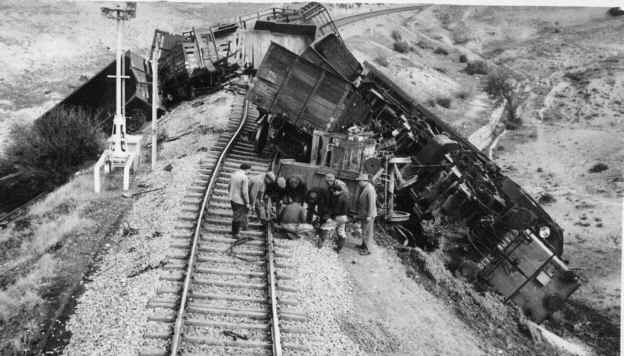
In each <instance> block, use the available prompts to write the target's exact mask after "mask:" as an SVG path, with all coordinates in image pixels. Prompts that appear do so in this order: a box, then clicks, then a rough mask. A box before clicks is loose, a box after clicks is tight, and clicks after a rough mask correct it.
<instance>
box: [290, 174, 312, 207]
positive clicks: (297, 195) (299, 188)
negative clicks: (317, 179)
mask: <svg viewBox="0 0 624 356" xmlns="http://www.w3.org/2000/svg"><path fill="white" fill-rule="evenodd" d="M307 192H308V189H307V188H306V184H305V183H304V182H303V179H301V177H299V176H292V177H288V179H287V180H286V199H285V202H286V203H291V202H296V203H300V204H302V205H303V202H304V201H305V198H306V193H307Z"/></svg>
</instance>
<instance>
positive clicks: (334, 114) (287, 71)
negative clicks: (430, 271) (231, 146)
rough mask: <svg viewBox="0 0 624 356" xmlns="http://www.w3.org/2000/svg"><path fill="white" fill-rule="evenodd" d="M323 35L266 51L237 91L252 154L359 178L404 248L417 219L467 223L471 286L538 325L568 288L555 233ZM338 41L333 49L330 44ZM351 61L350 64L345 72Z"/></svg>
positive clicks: (478, 156) (421, 111) (570, 276)
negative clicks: (476, 279)
mask: <svg viewBox="0 0 624 356" xmlns="http://www.w3.org/2000/svg"><path fill="white" fill-rule="evenodd" d="M335 40H340V39H339V38H338V37H335V38H333V39H332V38H330V37H326V38H323V39H321V40H320V41H318V42H317V43H314V44H312V45H311V46H310V48H309V49H307V50H306V51H304V52H303V54H302V55H297V54H296V53H294V52H292V51H289V50H288V49H286V48H284V47H282V46H280V45H278V44H275V43H273V44H272V45H271V46H270V47H269V50H268V51H267V53H266V55H265V57H264V59H263V61H262V63H261V65H260V67H259V68H258V73H257V76H256V77H255V78H254V80H253V83H252V86H251V88H250V90H249V92H248V94H247V98H248V100H249V101H250V102H252V103H254V104H256V106H257V107H258V110H259V111H260V113H261V118H260V122H259V125H258V131H257V133H256V147H257V149H258V151H262V149H263V147H264V145H265V144H266V143H267V142H272V143H273V144H274V146H275V147H276V148H277V150H278V152H280V154H281V155H282V157H292V158H295V159H296V161H299V162H296V161H295V160H283V161H282V163H280V164H279V166H278V170H279V171H280V172H281V173H283V172H296V173H298V174H300V175H303V176H307V177H310V179H309V180H310V182H307V183H308V186H315V182H316V181H319V179H318V178H319V177H317V176H318V175H319V174H322V173H325V172H328V171H331V172H333V173H335V174H337V176H339V177H341V178H343V179H344V180H346V181H349V180H350V179H353V178H354V177H355V176H356V175H357V174H358V173H360V172H365V173H369V174H370V175H371V176H373V177H374V178H375V181H376V182H377V188H378V190H379V191H380V194H378V196H379V197H380V198H381V199H380V200H381V201H380V202H379V203H380V206H381V209H380V210H381V211H382V212H383V217H382V219H383V220H385V222H386V223H388V224H390V225H391V226H392V227H393V231H396V232H397V236H399V237H400V238H402V239H405V240H406V243H408V244H415V243H418V242H419V241H418V239H419V238H422V236H421V233H422V229H421V228H420V224H421V222H422V220H424V219H436V220H438V221H439V220H444V221H453V222H455V223H458V224H461V225H463V226H465V228H466V230H467V236H466V240H467V241H468V243H469V245H470V246H471V249H472V253H470V254H466V256H464V258H465V259H466V260H469V259H470V260H472V261H473V262H475V263H476V264H478V265H479V267H480V277H481V278H482V279H484V280H486V281H487V282H489V283H490V284H491V285H492V286H493V287H494V289H496V290H497V291H498V292H499V293H501V294H502V295H503V296H504V297H505V298H506V300H510V301H513V302H515V303H516V304H517V305H519V306H520V307H521V308H522V309H523V310H524V311H525V313H526V314H527V315H529V316H530V317H531V318H532V319H534V320H536V321H538V322H539V321H542V320H544V319H545V318H546V317H547V316H548V315H549V314H550V313H552V312H553V311H555V310H557V309H559V308H560V307H561V306H562V303H563V302H564V301H565V299H566V298H568V297H569V296H570V294H572V293H573V292H574V291H575V290H576V289H577V288H578V287H579V282H578V278H577V277H576V275H575V274H574V273H573V272H571V271H570V270H569V269H568V268H567V266H566V265H565V263H564V262H563V261H562V260H561V254H562V252H563V231H562V229H561V228H560V227H559V225H557V224H556V223H555V222H554V221H553V220H552V218H551V217H550V216H549V215H548V214H547V213H546V212H545V211H544V210H543V209H542V208H541V207H540V206H539V204H538V203H537V202H535V200H534V199H532V198H531V197H530V196H529V195H528V194H527V193H526V192H524V191H523V190H522V189H521V188H520V187H519V186H518V185H517V184H516V183H514V182H513V181H512V180H511V179H509V178H508V177H506V176H505V175H503V174H502V173H501V172H500V169H499V168H498V166H496V164H495V163H494V162H492V161H490V160H489V159H488V158H487V156H485V155H484V154H482V153H481V152H480V151H479V150H478V149H477V148H475V147H474V146H473V145H472V144H470V142H468V141H467V140H466V139H465V138H463V137H462V136H461V135H459V134H457V133H456V132H455V131H454V130H453V129H452V128H451V127H449V126H448V125H447V124H445V123H444V122H443V121H442V120H440V119H439V118H438V117H436V116H435V115H433V114H432V113H431V112H429V111H428V110H427V109H425V108H424V107H423V106H422V105H420V104H419V103H417V102H416V101H415V100H414V99H413V98H411V97H410V96H409V95H408V94H407V93H406V91H405V90H403V89H402V88H401V87H399V86H398V85H397V84H396V83H395V82H394V81H393V80H392V79H391V78H390V77H389V76H388V75H386V74H385V73H383V71H382V70H380V69H379V68H376V67H375V66H374V65H372V64H369V63H365V67H366V68H365V69H363V68H362V66H361V65H359V63H358V62H357V61H355V59H354V57H353V55H352V54H351V53H350V52H349V51H348V49H347V48H346V46H344V44H342V46H338V45H333V46H332V50H331V51H325V53H323V51H322V50H319V49H322V48H323V45H322V44H321V43H322V42H323V41H326V42H325V46H327V43H328V42H329V41H335ZM340 42H342V41H341V40H340ZM354 61H355V63H354Z"/></svg>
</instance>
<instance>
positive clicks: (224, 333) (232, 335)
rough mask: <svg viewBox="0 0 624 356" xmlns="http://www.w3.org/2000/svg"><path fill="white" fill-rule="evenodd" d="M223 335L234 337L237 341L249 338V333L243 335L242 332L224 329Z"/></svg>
mask: <svg viewBox="0 0 624 356" xmlns="http://www.w3.org/2000/svg"><path fill="white" fill-rule="evenodd" d="M223 335H225V336H229V337H231V338H233V339H234V341H237V340H238V339H241V340H248V339H249V337H248V336H247V335H242V334H239V333H237V332H235V331H231V330H223Z"/></svg>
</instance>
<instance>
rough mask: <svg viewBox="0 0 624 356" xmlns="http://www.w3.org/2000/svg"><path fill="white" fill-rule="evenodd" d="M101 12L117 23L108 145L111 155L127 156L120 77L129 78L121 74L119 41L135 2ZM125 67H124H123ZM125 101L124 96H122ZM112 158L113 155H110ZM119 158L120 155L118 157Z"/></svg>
mask: <svg viewBox="0 0 624 356" xmlns="http://www.w3.org/2000/svg"><path fill="white" fill-rule="evenodd" d="M102 14H103V15H104V16H106V17H107V18H109V19H113V20H115V21H116V23H117V54H116V57H115V64H116V68H115V76H114V78H115V118H114V119H113V132H112V135H111V138H112V141H111V145H110V147H109V150H110V151H111V154H112V155H113V156H127V155H128V153H127V146H126V117H125V116H124V111H125V110H123V108H122V105H123V103H122V98H121V96H122V91H123V90H122V84H121V80H122V79H127V78H129V77H128V76H125V75H123V74H122V68H121V64H122V58H121V57H122V55H123V54H122V53H121V51H122V49H121V46H122V44H121V41H122V36H123V21H127V20H129V19H132V18H134V17H135V16H136V3H126V8H121V7H120V6H119V5H117V6H116V7H114V8H112V7H102ZM124 69H125V68H124ZM123 101H125V98H123ZM111 158H113V157H111ZM120 158H121V157H120Z"/></svg>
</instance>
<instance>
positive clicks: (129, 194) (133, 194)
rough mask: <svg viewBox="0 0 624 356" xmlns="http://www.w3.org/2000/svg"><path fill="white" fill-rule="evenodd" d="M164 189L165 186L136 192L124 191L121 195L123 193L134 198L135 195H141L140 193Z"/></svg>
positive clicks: (126, 196)
mask: <svg viewBox="0 0 624 356" xmlns="http://www.w3.org/2000/svg"><path fill="white" fill-rule="evenodd" d="M163 189H165V188H164V187H160V188H154V189H148V190H142V191H140V192H136V193H129V192H124V193H122V194H121V195H122V196H123V197H124V198H133V197H136V196H139V195H141V194H145V193H150V192H155V191H157V190H163Z"/></svg>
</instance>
